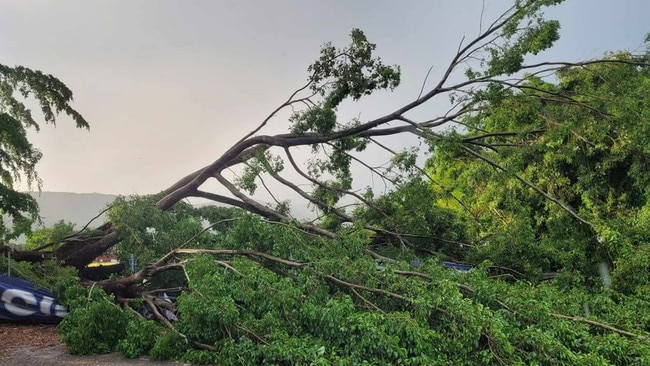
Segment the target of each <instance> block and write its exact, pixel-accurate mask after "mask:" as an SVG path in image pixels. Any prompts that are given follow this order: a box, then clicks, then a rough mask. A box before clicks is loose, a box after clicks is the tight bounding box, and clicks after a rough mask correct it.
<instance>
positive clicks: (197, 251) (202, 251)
mask: <svg viewBox="0 0 650 366" xmlns="http://www.w3.org/2000/svg"><path fill="white" fill-rule="evenodd" d="M173 252H175V253H178V254H214V255H243V256H246V257H262V258H264V259H268V260H270V261H272V262H276V263H280V264H283V265H285V266H289V267H296V268H300V267H304V266H306V265H307V264H308V263H300V262H294V261H290V260H288V259H283V258H279V257H275V256H272V255H270V254H266V253H262V252H256V251H254V250H234V249H175V250H174V251H173Z"/></svg>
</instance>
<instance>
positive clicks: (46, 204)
mask: <svg viewBox="0 0 650 366" xmlns="http://www.w3.org/2000/svg"><path fill="white" fill-rule="evenodd" d="M30 194H31V195H32V197H34V198H35V199H36V201H37V202H38V207H39V208H40V215H41V217H42V219H43V225H44V226H45V227H49V226H52V225H54V223H56V222H57V221H59V220H65V221H69V222H72V223H74V224H75V227H77V228H82V227H83V226H84V225H86V223H88V221H90V219H92V218H93V217H95V216H96V215H97V214H98V213H99V212H101V211H102V210H103V209H105V208H106V207H107V206H108V205H109V204H110V203H111V202H113V201H114V200H115V199H116V198H117V197H118V196H116V195H112V194H101V193H67V192H40V193H38V192H34V193H30ZM104 221H105V217H104V216H102V217H100V218H98V219H97V220H95V221H94V222H93V225H92V226H97V225H100V224H102V223H103V222H104Z"/></svg>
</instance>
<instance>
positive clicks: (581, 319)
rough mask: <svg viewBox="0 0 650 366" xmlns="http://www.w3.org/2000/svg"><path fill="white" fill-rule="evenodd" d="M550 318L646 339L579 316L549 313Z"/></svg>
mask: <svg viewBox="0 0 650 366" xmlns="http://www.w3.org/2000/svg"><path fill="white" fill-rule="evenodd" d="M551 315H552V316H554V317H556V318H560V319H565V320H571V321H574V322H580V323H585V324H589V325H593V326H595V327H599V328H603V329H606V330H609V331H612V332H614V333H618V334H620V335H624V336H627V337H635V338H640V339H647V338H648V337H647V336H644V335H641V334H636V333H630V332H628V331H625V330H623V329H619V328H615V327H613V326H611V325H607V324H604V323H600V322H597V321H595V320H591V319H587V318H583V317H581V316H568V315H562V314H557V313H551Z"/></svg>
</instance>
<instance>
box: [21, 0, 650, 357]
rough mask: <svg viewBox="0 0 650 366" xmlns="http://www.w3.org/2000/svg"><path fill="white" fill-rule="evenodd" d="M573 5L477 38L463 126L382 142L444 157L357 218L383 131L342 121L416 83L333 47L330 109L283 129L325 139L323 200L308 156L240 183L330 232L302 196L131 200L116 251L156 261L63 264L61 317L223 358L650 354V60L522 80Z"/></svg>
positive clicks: (406, 168) (516, 13)
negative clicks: (269, 188) (109, 270)
mask: <svg viewBox="0 0 650 366" xmlns="http://www.w3.org/2000/svg"><path fill="white" fill-rule="evenodd" d="M559 2H560V1H553V0H546V1H532V0H531V1H516V2H515V5H514V7H513V9H512V11H511V12H510V13H508V14H510V15H509V16H506V17H503V18H501V19H500V20H498V21H497V22H495V23H494V24H493V25H492V26H491V27H490V28H489V29H488V30H486V31H485V33H483V35H482V36H479V38H478V39H476V40H474V41H470V42H469V44H468V45H467V46H466V47H469V48H467V49H469V50H471V49H472V47H476V52H474V51H468V53H462V52H461V53H459V55H458V56H457V57H461V56H460V55H464V56H462V57H464V59H463V60H459V59H458V58H456V59H454V61H453V62H452V66H453V67H455V66H457V65H459V64H462V63H463V62H464V61H465V60H468V59H473V58H478V59H479V63H478V64H479V66H480V68H479V69H469V70H467V72H466V76H467V77H468V81H467V83H466V84H463V85H461V86H457V87H455V90H457V91H458V92H457V93H456V94H454V95H452V99H453V101H452V103H455V102H458V103H461V105H463V106H464V107H463V109H461V110H462V113H460V114H459V115H458V116H457V117H458V118H455V119H454V120H453V121H451V120H449V121H446V122H445V123H451V122H454V123H456V126H460V127H458V128H457V129H451V130H446V131H444V132H439V131H437V130H435V129H434V128H433V127H436V126H435V123H434V124H433V125H428V124H426V123H423V124H416V123H412V121H410V120H409V119H407V118H406V117H404V116H403V115H402V112H399V111H398V112H395V113H394V114H393V115H389V116H388V117H386V120H387V121H400V122H404V123H406V125H400V126H398V127H392V126H391V127H384V128H385V130H382V132H381V133H380V134H379V135H377V136H383V135H384V134H386V135H388V134H390V133H392V132H395V131H407V132H412V133H415V134H416V135H418V136H419V137H420V138H422V139H423V142H424V143H426V145H425V144H423V146H428V147H430V151H429V153H430V155H429V156H428V160H427V164H426V167H425V169H420V168H418V167H417V163H418V153H417V151H416V150H413V151H411V150H406V151H404V152H395V153H394V156H393V159H392V163H393V167H391V169H393V170H392V173H393V174H394V176H392V178H386V179H387V180H390V181H391V183H392V184H393V186H394V189H393V190H392V191H390V192H389V193H387V194H385V195H383V196H376V195H375V194H374V193H373V192H372V191H370V190H368V191H367V192H366V193H365V194H363V196H361V195H358V194H357V195H356V196H354V197H355V198H357V199H358V201H359V202H360V203H362V204H363V205H362V206H363V207H358V208H357V209H355V210H353V211H352V210H348V211H342V210H343V209H342V208H340V207H339V208H337V207H336V205H337V203H339V201H340V200H341V199H342V198H343V197H344V196H345V195H346V194H347V192H346V191H347V190H350V189H352V170H351V165H352V162H353V158H352V156H351V155H350V153H351V152H358V151H362V150H364V149H366V147H367V145H368V144H369V141H370V139H369V138H367V137H368V136H374V135H366V136H365V137H364V136H363V135H362V132H363V131H365V132H367V131H368V130H367V129H366V130H363V131H361V130H360V131H359V133H358V134H356V133H351V134H348V135H343V134H342V133H343V132H342V131H348V132H349V131H350V129H352V130H353V131H354V128H356V127H357V126H362V123H361V122H360V121H358V120H352V121H349V122H347V123H344V122H342V121H339V120H337V108H338V107H339V105H340V104H341V103H342V102H344V101H345V100H352V101H356V100H358V99H360V98H361V97H363V96H365V95H368V94H371V93H373V92H375V91H379V90H384V89H393V88H395V87H397V86H398V85H399V81H400V73H399V68H397V67H394V66H385V65H384V64H383V63H382V61H381V60H380V59H379V58H376V57H374V56H373V54H372V51H373V50H374V49H375V45H374V44H372V43H370V42H369V41H368V40H367V39H366V37H365V35H364V34H363V33H362V32H361V31H359V30H354V31H353V32H352V34H351V36H352V43H351V44H350V45H349V46H348V47H346V48H343V49H338V48H335V47H333V46H332V45H330V44H327V45H325V46H324V47H323V48H322V50H321V57H320V58H319V59H318V60H317V61H316V63H314V64H313V65H312V66H311V67H310V69H309V71H310V73H311V80H310V84H308V86H312V92H313V93H314V94H315V95H318V96H319V97H321V98H322V99H321V100H317V101H316V102H314V101H312V100H311V99H308V98H307V99H305V100H304V102H305V103H306V104H308V105H309V107H308V108H306V109H304V110H298V111H296V112H295V113H294V114H293V115H292V117H291V118H290V123H291V125H290V132H291V133H290V134H288V135H280V138H278V140H282V138H288V137H287V136H291V137H292V138H296V139H305V140H304V141H312V142H309V143H305V144H304V145H308V146H309V147H310V148H311V149H312V152H313V153H314V155H313V157H314V158H313V159H312V160H311V161H310V164H309V168H308V173H309V177H311V178H314V179H309V177H308V178H306V179H307V180H309V181H310V182H311V183H313V190H312V191H310V192H309V193H307V192H305V191H302V190H300V188H299V187H297V186H295V185H292V184H291V182H289V184H286V182H287V180H283V178H281V177H280V176H279V173H280V172H281V171H282V170H283V169H284V165H285V163H287V162H288V163H289V164H291V165H294V164H296V163H295V162H294V161H293V160H292V156H291V155H290V154H289V153H287V155H286V157H287V159H283V158H280V157H279V156H275V155H273V154H272V153H271V151H270V149H267V148H266V147H265V148H264V149H257V148H251V149H249V150H246V151H247V152H248V153H251V156H246V158H243V157H242V156H241V155H239V156H238V157H237V158H234V157H231V158H230V159H233V160H237V159H242V161H243V162H245V164H246V169H245V170H244V172H243V174H242V175H241V176H240V178H239V179H238V180H237V181H236V183H237V185H238V186H239V188H240V189H242V191H243V192H246V193H250V194H253V193H254V192H255V190H256V188H257V184H258V182H260V179H259V178H260V175H261V174H263V173H264V174H269V175H271V176H273V177H274V178H276V180H277V181H279V182H281V183H283V184H285V186H287V187H289V188H291V189H293V190H294V191H295V192H297V193H299V194H301V196H302V197H303V198H305V199H307V200H308V201H309V203H310V204H312V205H313V206H315V207H316V208H317V209H318V211H319V213H320V214H321V215H322V216H321V217H320V219H319V220H317V221H315V223H316V224H318V225H319V226H318V227H316V226H314V225H311V224H310V225H311V226H309V225H301V224H300V223H298V222H296V221H293V222H292V221H290V219H285V218H286V217H287V216H284V215H285V212H286V211H288V204H287V203H286V202H284V201H276V203H277V205H278V211H272V210H271V209H268V210H265V209H267V208H268V207H261V205H259V206H256V205H255V204H254V203H251V201H252V200H247V199H246V197H245V196H244V195H243V194H240V195H238V194H237V193H241V191H237V190H236V188H233V187H229V186H227V187H226V188H228V189H229V190H230V191H231V193H233V195H234V196H237V198H240V199H241V201H236V202H239V203H240V205H239V206H240V207H244V208H247V209H248V210H249V211H250V212H245V211H244V210H241V209H233V208H223V207H215V206H204V207H192V206H191V205H189V204H186V203H183V202H181V203H178V204H176V205H175V206H174V207H172V208H171V209H170V210H167V211H161V210H159V209H157V208H156V206H155V203H156V202H157V201H158V200H159V199H160V198H161V195H155V196H146V197H132V198H129V199H126V198H121V199H118V200H117V201H116V202H115V204H114V205H113V206H112V207H111V209H110V211H109V219H110V221H111V225H112V227H113V228H114V229H115V230H116V231H117V233H119V235H120V238H121V242H120V243H119V244H118V245H117V246H116V247H115V251H116V252H117V253H118V255H119V256H120V259H121V260H122V262H125V263H126V262H128V261H129V260H130V258H131V257H132V256H133V257H134V258H135V259H136V262H137V268H136V269H137V270H138V271H137V272H136V273H134V274H131V273H130V271H129V273H124V276H123V277H122V278H118V279H111V280H107V281H104V282H99V283H93V284H91V285H88V284H86V285H87V286H83V285H81V284H80V283H79V279H78V278H76V277H75V276H74V274H73V273H71V272H70V271H69V270H67V269H61V271H62V272H61V273H59V274H57V276H55V277H54V280H55V282H54V283H52V282H51V283H49V287H51V288H53V289H54V290H55V291H56V293H57V295H58V299H59V300H60V301H62V302H63V303H64V304H65V305H66V306H67V307H68V309H69V311H70V314H69V315H68V316H67V317H66V318H65V320H64V321H63V322H62V323H61V324H60V326H59V329H60V331H61V333H62V334H63V340H64V341H65V342H66V344H67V345H68V349H69V350H70V352H72V353H75V354H87V353H102V352H112V351H119V352H122V353H123V354H124V355H125V356H127V357H137V356H139V355H143V354H148V355H150V356H151V357H152V358H154V359H164V360H167V359H174V360H183V361H186V362H191V363H196V364H219V365H240V364H244V365H256V364H269V365H364V364H366V365H450V364H452V365H477V364H481V365H558V364H561V365H648V364H650V312H649V311H648V309H650V292H649V289H650V285H648V283H649V282H650V274H649V271H648V268H650V247H649V246H648V239H650V231H648V230H649V229H648V227H649V226H648V224H649V223H650V203H649V201H648V198H649V194H650V192H649V191H648V186H649V185H648V183H650V176H649V175H648V174H649V173H648V172H649V171H650V169H649V168H650V154H649V153H650V150H649V148H648V145H647V143H646V140H647V135H648V133H649V132H650V124H649V123H648V121H649V120H650V99H649V98H650V97H649V96H650V73H649V71H650V68H649V66H648V64H647V61H648V57H647V56H646V55H643V56H633V55H631V54H629V53H616V54H611V55H607V56H606V59H604V60H600V61H598V62H593V63H583V64H580V65H568V66H566V67H561V68H559V69H558V68H556V69H553V73H548V72H547V73H539V74H533V75H526V76H524V77H523V79H517V80H518V81H517V82H512V78H515V77H516V75H520V74H522V73H523V72H525V71H528V70H529V68H528V67H526V66H525V64H524V60H525V59H526V56H528V55H531V54H538V53H539V52H541V51H543V50H545V49H547V48H548V47H550V46H551V45H552V43H553V42H554V41H555V40H556V39H558V37H559V24H558V23H557V22H555V21H549V20H545V19H544V18H543V17H542V16H541V10H542V8H543V7H544V6H547V5H554V4H556V3H559ZM495 32H496V33H495ZM482 42H484V43H482ZM479 51H481V52H479ZM459 52H460V51H459ZM555 66H557V65H555ZM453 67H452V69H453ZM450 70H451V69H450ZM450 72H451V71H450ZM541 75H545V77H542V76H541ZM447 76H448V75H447ZM447 76H445V78H446V77H447ZM444 81H445V80H443V81H442V82H441V84H440V87H435V88H434V89H433V90H432V91H431V92H429V93H427V94H425V96H422V97H418V99H417V100H416V101H415V102H413V103H412V105H417V104H418V103H424V102H425V101H427V100H428V99H427V96H426V95H429V97H430V96H433V95H436V93H439V92H440V91H441V90H442V89H443V88H442V87H443V86H444V85H446V84H445V83H444ZM465 86H469V87H468V88H465V89H463V87H465ZM305 88H307V87H305ZM290 100H291V99H290ZM310 103H311V104H310ZM289 105H290V104H289ZM285 106H286V105H285ZM407 107H408V106H407ZM407 107H404V108H405V109H404V110H405V111H406V112H408V111H409V109H408V108H407ZM264 123H266V121H265V122H264ZM264 123H263V124H264ZM376 123H377V124H380V123H383V122H382V121H381V118H380V119H379V120H378V122H376ZM366 127H367V126H366ZM386 131H388V132H386ZM255 132H257V130H256V131H254V132H252V133H251V135H254V134H255ZM337 134H342V135H341V136H339V137H337V136H338V135H337ZM314 136H316V137H322V140H319V139H311V140H310V139H309V138H313V137H314ZM332 136H334V137H332ZM271 140H272V138H271V137H268V138H267V139H266V140H264V141H265V142H264V143H270V142H269V141H271ZM244 141H245V139H244ZM282 141H289V140H282ZM325 143H326V144H325ZM281 146H282V145H281V144H278V145H277V146H275V147H281ZM292 146H294V145H292ZM226 163H228V162H226ZM294 168H295V166H294ZM295 171H297V172H298V173H299V174H300V173H302V170H300V169H298V168H295ZM215 177H216V178H219V177H218V173H216V174H215ZM278 177H279V178H278ZM315 178H318V179H315ZM192 193H194V194H197V195H198V191H197V190H196V189H195V190H194V191H193V192H192ZM203 196H204V197H205V196H206V195H205V194H204V195H203ZM225 201H227V200H225ZM228 202H232V201H228ZM278 212H279V213H278ZM254 213H257V214H259V215H255V214H254ZM261 216H266V218H263V217H261ZM275 219H277V220H275ZM344 223H345V224H344ZM319 228H320V229H323V230H324V231H318V230H315V229H319ZM39 240H40V239H39ZM448 260H454V261H458V262H463V263H468V264H471V265H472V266H473V268H472V269H471V270H469V271H464V272H461V271H456V270H454V269H451V268H445V266H444V265H443V261H448ZM20 266H21V264H18V267H19V268H20ZM42 266H43V267H40V268H41V269H42V270H43V271H47V270H53V269H51V268H50V267H52V266H53V264H52V263H44V264H42ZM48 266H50V267H48ZM38 268H39V267H37V266H34V267H29V268H27V267H26V269H25V273H27V275H28V276H27V277H30V276H34V275H37V274H38ZM48 268H49V269H48ZM30 271H31V272H30ZM545 272H547V277H546V278H543V277H542V274H543V273H545ZM548 272H550V274H549V273H548ZM549 278H550V279H549ZM104 290H106V291H108V292H110V294H109V293H107V292H106V291H104ZM163 292H164V293H167V292H169V293H172V292H173V293H174V295H176V294H178V297H177V298H176V299H175V301H167V300H164V299H163V300H161V299H160V297H159V294H160V293H163ZM156 302H157V303H156ZM145 308H148V309H150V310H152V311H153V313H154V315H153V316H154V317H156V318H157V319H158V320H160V322H155V321H152V320H146V319H145V318H144V317H143V315H140V314H141V312H144V311H143V309H145ZM162 309H165V310H169V311H170V312H172V313H173V314H174V315H175V317H167V318H166V317H165V316H163V315H161V314H156V311H157V310H162Z"/></svg>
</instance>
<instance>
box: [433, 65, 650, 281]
mask: <svg viewBox="0 0 650 366" xmlns="http://www.w3.org/2000/svg"><path fill="white" fill-rule="evenodd" d="M611 57H612V58H613V59H614V60H620V61H621V62H619V63H604V64H596V65H591V66H589V67H588V68H571V69H567V70H565V71H562V72H560V73H558V75H557V77H558V80H557V82H550V81H545V80H542V79H532V80H531V81H530V82H529V83H528V84H527V85H526V89H524V91H523V92H519V93H513V92H512V91H511V90H509V89H508V88H507V87H505V86H504V85H493V86H491V87H490V88H488V90H487V91H486V92H485V93H484V94H483V95H481V98H482V100H483V101H484V102H483V103H484V104H485V105H484V108H483V109H482V111H481V112H479V113H476V114H474V115H471V116H469V117H467V118H466V119H465V126H466V132H465V133H462V134H459V135H456V136H455V137H454V141H455V142H449V141H445V142H444V143H440V144H435V145H434V146H433V151H434V155H433V157H432V158H431V160H430V163H429V166H430V170H431V171H432V172H433V175H434V179H437V180H438V181H441V182H444V183H445V184H448V185H449V186H452V185H453V187H454V189H453V194H454V197H455V198H458V199H460V201H462V202H464V203H465V206H464V207H461V206H460V205H459V204H458V202H457V201H455V200H453V199H451V198H450V196H447V199H446V201H445V204H446V205H447V206H449V207H452V208H454V209H455V210H456V211H457V212H458V213H459V214H460V215H463V216H468V217H474V218H477V219H478V220H479V221H480V225H472V226H470V230H471V231H472V235H473V236H474V237H475V238H476V240H477V241H478V242H480V243H481V245H480V249H479V250H477V251H476V252H474V253H472V260H474V261H480V260H481V259H490V260H492V261H493V262H495V263H499V264H501V265H504V266H508V267H511V268H512V269H515V270H517V271H519V272H523V273H526V274H528V275H529V276H532V277H531V278H534V277H535V276H536V275H539V274H540V272H541V271H545V270H553V271H557V270H562V271H565V272H570V273H572V274H573V275H575V276H577V277H579V278H577V279H578V280H579V281H580V282H583V281H587V282H588V283H591V284H594V283H600V276H601V273H599V268H601V267H602V265H605V266H606V267H608V268H610V269H611V270H612V272H611V275H612V280H613V286H614V287H615V288H617V289H619V290H623V291H625V292H627V293H630V292H633V291H635V290H637V289H640V288H645V287H644V286H646V284H647V283H648V282H649V280H650V278H649V277H648V271H647V268H648V265H650V261H648V255H647V252H648V250H649V247H648V244H647V243H648V225H647V223H648V222H647V218H648V210H649V209H650V206H649V201H648V198H650V191H649V190H648V187H650V184H649V183H650V169H648V168H650V165H649V164H650V150H648V144H647V142H646V141H647V136H648V133H649V132H650V130H649V128H650V125H649V124H648V118H649V117H650V97H649V96H650V68H648V66H643V67H640V66H639V65H638V63H640V62H643V61H644V57H641V58H634V57H632V56H630V55H629V54H624V53H623V54H615V55H611ZM635 63H636V64H635ZM464 141H474V142H480V143H481V144H482V145H480V146H476V147H473V148H472V149H473V151H474V152H475V153H479V154H481V155H482V157H483V159H479V158H477V157H476V156H475V155H472V154H469V153H468V151H467V150H463V149H459V146H460V145H461V144H463V143H464ZM485 146H487V147H490V149H486V148H485ZM484 159H490V161H492V162H493V163H495V164H498V165H499V166H501V167H503V168H504V169H506V170H507V172H506V173H504V172H503V170H499V169H495V166H494V165H489V164H486V162H485V160H484ZM521 179H524V180H527V181H528V182H532V183H533V184H534V185H535V186H536V187H538V188H539V189H541V190H542V191H543V192H546V193H547V194H548V195H549V196H551V197H553V198H555V199H557V200H559V201H561V202H563V203H565V204H566V205H568V207H571V209H572V210H573V211H574V212H575V213H576V214H577V215H579V216H580V217H581V218H582V219H584V221H585V222H584V223H581V222H578V221H576V220H575V218H574V217H572V215H571V214H570V213H569V212H568V211H567V210H566V209H564V208H563V207H561V206H560V205H559V204H557V203H556V202H553V201H551V200H549V199H547V198H545V197H543V196H541V195H540V194H539V193H538V192H536V191H534V190H533V189H531V187H530V186H526V185H524V184H522V182H521ZM466 208H469V210H466ZM567 274H568V273H567ZM639 286H641V287H639ZM646 291H647V290H646Z"/></svg>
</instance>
